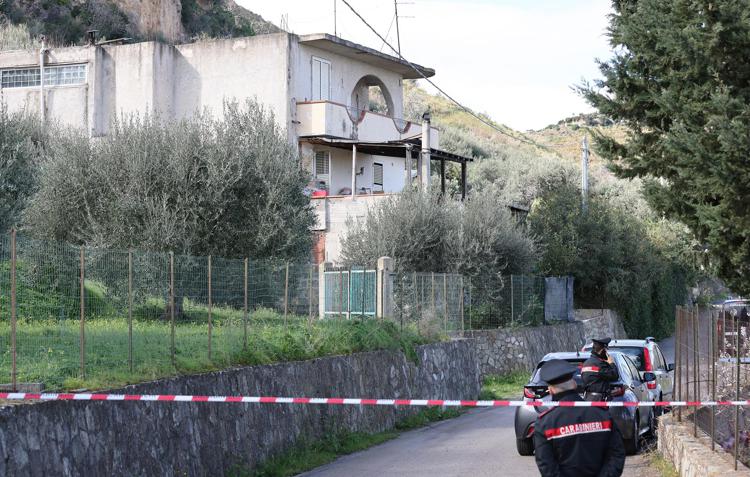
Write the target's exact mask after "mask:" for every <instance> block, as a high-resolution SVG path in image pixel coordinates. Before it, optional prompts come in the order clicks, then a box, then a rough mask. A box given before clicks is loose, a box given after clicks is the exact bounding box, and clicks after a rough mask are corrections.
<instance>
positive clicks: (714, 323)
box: [709, 310, 718, 450]
mask: <svg viewBox="0 0 750 477" xmlns="http://www.w3.org/2000/svg"><path fill="white" fill-rule="evenodd" d="M717 325H718V323H717V320H716V319H715V313H714V310H711V323H710V326H711V332H710V334H709V336H710V337H711V358H710V359H711V400H712V401H716V357H717V354H718V353H717V349H716V348H717V341H718V340H717V337H718V334H717V330H716V326H717ZM715 449H716V406H711V450H715Z"/></svg>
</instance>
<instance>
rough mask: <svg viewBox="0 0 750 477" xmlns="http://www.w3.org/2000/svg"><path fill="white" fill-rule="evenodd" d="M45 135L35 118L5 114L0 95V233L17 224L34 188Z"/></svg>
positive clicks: (25, 114) (24, 114) (22, 114)
mask: <svg viewBox="0 0 750 477" xmlns="http://www.w3.org/2000/svg"><path fill="white" fill-rule="evenodd" d="M45 144H46V134H45V133H44V131H43V130H42V128H41V127H40V125H39V120H38V118H36V117H34V116H33V115H30V114H27V113H24V112H18V113H9V112H8V110H7V107H6V105H5V103H4V102H3V101H2V99H1V98H0V233H5V232H6V231H7V230H8V229H9V228H10V227H11V226H13V225H15V224H17V223H18V222H19V220H20V218H21V213H22V211H23V210H24V208H25V207H26V204H27V203H28V200H29V198H30V197H31V196H32V195H33V194H34V192H35V191H36V188H37V177H38V170H39V165H40V157H41V154H42V150H43V148H44V146H45Z"/></svg>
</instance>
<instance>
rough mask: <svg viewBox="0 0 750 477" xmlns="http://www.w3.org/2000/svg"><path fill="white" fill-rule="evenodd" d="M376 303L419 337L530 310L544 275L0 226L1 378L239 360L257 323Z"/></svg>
mask: <svg viewBox="0 0 750 477" xmlns="http://www.w3.org/2000/svg"><path fill="white" fill-rule="evenodd" d="M319 301H320V303H319ZM383 316H386V317H389V319H392V320H394V321H395V322H396V323H397V324H399V325H400V326H401V328H402V329H403V328H404V327H410V329H412V330H417V331H418V332H419V333H421V334H423V335H424V336H429V337H435V336H438V335H442V336H446V335H456V334H460V333H461V332H463V330H465V329H481V328H498V327H503V326H515V325H532V324H542V323H543V322H544V279H543V278H541V277H529V276H520V275H514V276H512V277H503V276H500V275H492V276H491V277H471V278H469V277H464V276H462V275H459V274H452V273H414V272H392V271H389V270H386V269H385V268H377V267H351V268H345V269H344V268H331V267H330V266H329V267H328V268H326V269H323V270H321V269H320V268H319V266H317V265H313V264H309V263H301V264H300V263H285V262H278V261H276V262H274V261H259V260H251V259H249V258H245V259H226V258H220V257H212V256H209V257H196V256H186V255H174V254H172V253H158V252H145V251H133V250H106V249H98V248H89V247H76V246H72V245H70V244H65V243H60V242H53V241H43V240H36V239H32V238H28V237H24V236H21V235H16V234H15V232H12V233H11V234H9V235H5V236H2V237H0V386H3V387H11V388H13V389H17V388H18V386H17V385H18V383H24V384H29V383H43V384H44V386H45V388H46V389H50V390H56V389H63V388H67V389H71V388H79V387H83V386H89V387H91V386H96V385H97V382H98V381H97V380H100V382H102V383H104V382H105V381H106V382H107V383H109V382H112V380H113V376H114V377H115V378H114V381H116V382H128V381H132V380H135V379H139V380H142V379H155V378H157V377H161V376H166V375H173V374H176V373H190V372H196V371H199V370H205V369H216V368H221V367H226V366H230V365H233V364H237V363H238V362H242V359H241V358H242V356H248V353H253V352H255V351H257V350H256V349H255V348H254V347H256V346H260V345H257V344H256V343H259V342H260V341H262V339H261V338H263V337H268V336H270V335H272V334H274V336H278V335H283V334H285V332H287V331H292V330H295V329H298V330H300V331H301V332H303V330H302V329H303V328H304V329H305V330H307V328H308V327H310V326H311V324H312V323H314V322H316V321H317V320H318V319H319V318H332V319H349V318H382V317H383ZM290 346H292V345H290ZM238 357H239V358H240V359H239V361H238ZM117 377H119V379H118V378H117ZM3 383H10V386H7V385H5V386H4V385H3Z"/></svg>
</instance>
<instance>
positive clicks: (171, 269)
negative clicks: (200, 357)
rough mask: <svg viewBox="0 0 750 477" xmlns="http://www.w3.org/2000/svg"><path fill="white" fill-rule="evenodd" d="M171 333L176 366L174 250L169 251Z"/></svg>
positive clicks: (171, 347) (171, 352)
mask: <svg viewBox="0 0 750 477" xmlns="http://www.w3.org/2000/svg"><path fill="white" fill-rule="evenodd" d="M169 335H170V338H169V351H170V354H171V355H172V366H174V367H176V366H177V363H176V362H175V343H174V252H169Z"/></svg>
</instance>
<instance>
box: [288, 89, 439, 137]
mask: <svg viewBox="0 0 750 477" xmlns="http://www.w3.org/2000/svg"><path fill="white" fill-rule="evenodd" d="M297 121H299V124H298V127H297V133H298V136H299V137H300V138H303V137H316V136H318V137H320V136H322V137H329V138H342V139H356V140H358V141H363V142H388V141H398V140H401V139H408V138H414V137H421V135H422V125H421V124H419V123H413V122H411V121H406V120H404V119H400V118H392V117H390V116H386V115H384V114H380V113H374V112H372V111H365V110H361V109H356V108H352V107H349V106H346V105H343V104H340V103H334V102H332V101H311V102H302V103H297ZM430 145H431V146H432V147H434V148H437V147H439V145H438V130H437V129H435V128H430Z"/></svg>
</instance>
